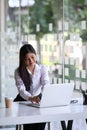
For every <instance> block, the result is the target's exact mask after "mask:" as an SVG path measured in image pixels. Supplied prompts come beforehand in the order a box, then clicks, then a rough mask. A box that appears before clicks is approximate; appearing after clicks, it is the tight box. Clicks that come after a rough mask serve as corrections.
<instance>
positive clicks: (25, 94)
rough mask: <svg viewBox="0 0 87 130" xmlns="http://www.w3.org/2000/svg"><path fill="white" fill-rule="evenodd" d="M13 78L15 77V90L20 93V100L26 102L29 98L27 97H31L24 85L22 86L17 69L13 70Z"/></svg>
mask: <svg viewBox="0 0 87 130" xmlns="http://www.w3.org/2000/svg"><path fill="white" fill-rule="evenodd" d="M14 77H15V83H16V86H17V89H18V91H19V93H20V96H21V97H22V98H24V99H25V100H28V98H29V96H31V94H30V93H29V92H28V91H26V89H25V85H24V83H23V81H22V79H21V77H20V76H19V74H18V71H17V69H16V70H15V73H14Z"/></svg>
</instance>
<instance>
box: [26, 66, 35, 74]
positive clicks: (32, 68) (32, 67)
mask: <svg viewBox="0 0 87 130" xmlns="http://www.w3.org/2000/svg"><path fill="white" fill-rule="evenodd" d="M27 69H28V70H29V71H30V72H31V73H32V74H34V70H35V65H34V66H28V67H27Z"/></svg>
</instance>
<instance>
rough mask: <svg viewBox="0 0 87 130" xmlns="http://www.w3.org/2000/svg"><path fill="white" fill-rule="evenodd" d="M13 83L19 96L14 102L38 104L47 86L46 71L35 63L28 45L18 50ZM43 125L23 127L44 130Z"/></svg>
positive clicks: (34, 54)
mask: <svg viewBox="0 0 87 130" xmlns="http://www.w3.org/2000/svg"><path fill="white" fill-rule="evenodd" d="M15 81H16V86H17V88H18V91H19V94H18V95H17V97H16V98H15V99H14V101H28V100H29V101H31V102H37V103H39V102H40V99H41V96H42V90H43V87H44V85H46V84H49V76H48V70H47V67H46V66H45V65H42V64H38V63H37V56H36V51H35V49H34V48H33V46H32V45H30V44H24V45H23V46H22V47H21V48H20V52H19V67H18V68H17V69H16V70H15ZM45 124H46V123H37V124H27V125H24V130H44V128H45Z"/></svg>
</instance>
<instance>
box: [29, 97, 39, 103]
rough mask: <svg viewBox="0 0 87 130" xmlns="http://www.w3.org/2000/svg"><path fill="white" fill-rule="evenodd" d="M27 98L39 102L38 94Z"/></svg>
mask: <svg viewBox="0 0 87 130" xmlns="http://www.w3.org/2000/svg"><path fill="white" fill-rule="evenodd" d="M29 100H30V101H31V102H35V103H39V102H40V98H39V97H38V96H34V97H29Z"/></svg>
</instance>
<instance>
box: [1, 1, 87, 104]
mask: <svg viewBox="0 0 87 130" xmlns="http://www.w3.org/2000/svg"><path fill="white" fill-rule="evenodd" d="M86 11H87V0H83V1H81V0H79V1H78V0H73V1H70V0H54V1H52V0H0V102H3V100H4V97H5V96H10V97H12V98H13V99H14V97H15V96H16V95H17V93H18V91H17V88H16V86H15V81H14V70H15V69H16V68H17V67H18V64H19V61H18V60H19V49H20V47H21V46H22V45H23V44H24V43H27V42H28V43H30V44H32V45H33V46H34V48H35V49H36V52H37V57H38V61H39V62H40V63H43V64H45V65H46V66H47V67H48V70H49V78H50V83H52V84H53V83H69V82H70V83H71V82H72V83H74V84H75V85H74V91H75V92H76V93H77V95H78V93H81V89H83V90H86V89H87V55H86V50H87V14H86Z"/></svg>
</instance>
